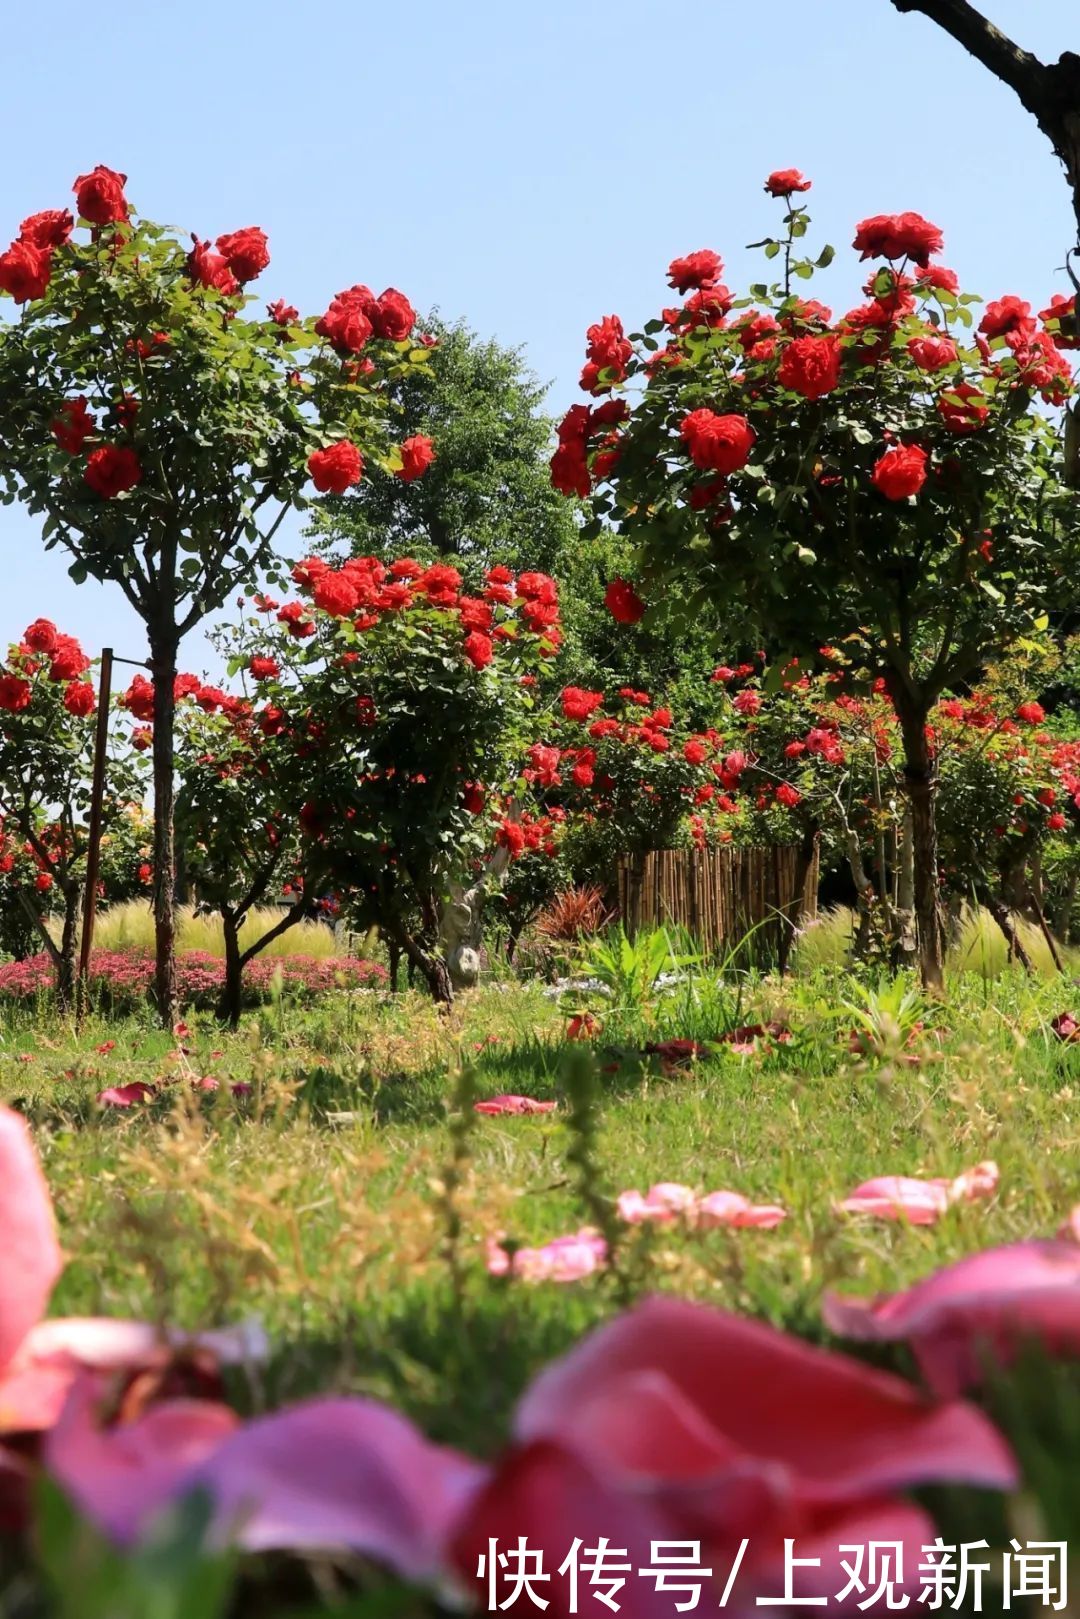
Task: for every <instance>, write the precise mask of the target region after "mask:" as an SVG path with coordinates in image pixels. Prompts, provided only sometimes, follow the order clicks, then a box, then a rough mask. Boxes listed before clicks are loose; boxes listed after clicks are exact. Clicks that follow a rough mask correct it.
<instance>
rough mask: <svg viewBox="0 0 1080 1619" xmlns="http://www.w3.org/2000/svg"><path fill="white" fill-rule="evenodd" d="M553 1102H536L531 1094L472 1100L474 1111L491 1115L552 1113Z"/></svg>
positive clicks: (553, 1109) (553, 1108)
mask: <svg viewBox="0 0 1080 1619" xmlns="http://www.w3.org/2000/svg"><path fill="white" fill-rule="evenodd" d="M554 1111H555V1103H554V1102H538V1101H537V1100H536V1099H535V1097H532V1096H492V1097H491V1098H490V1099H489V1100H488V1101H486V1102H474V1103H473V1112H474V1113H489V1114H491V1115H493V1116H497V1115H499V1114H504V1113H509V1114H517V1113H554Z"/></svg>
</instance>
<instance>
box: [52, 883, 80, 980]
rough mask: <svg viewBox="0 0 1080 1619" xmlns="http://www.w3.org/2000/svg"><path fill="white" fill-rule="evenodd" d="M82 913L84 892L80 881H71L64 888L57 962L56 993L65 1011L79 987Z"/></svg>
mask: <svg viewBox="0 0 1080 1619" xmlns="http://www.w3.org/2000/svg"><path fill="white" fill-rule="evenodd" d="M81 914H82V893H81V890H80V887H79V884H78V883H71V884H70V885H69V886H68V887H66V888H65V890H64V928H63V932H62V934H61V936H60V955H59V958H58V960H57V963H56V993H57V998H58V999H59V1002H60V1005H61V1006H62V1007H63V1009H64V1011H65V1012H68V1011H70V1010H71V1009H72V1007H74V1005H75V998H76V992H77V988H78V986H77V982H76V980H77V977H78V961H77V955H78V948H79V917H80V916H81Z"/></svg>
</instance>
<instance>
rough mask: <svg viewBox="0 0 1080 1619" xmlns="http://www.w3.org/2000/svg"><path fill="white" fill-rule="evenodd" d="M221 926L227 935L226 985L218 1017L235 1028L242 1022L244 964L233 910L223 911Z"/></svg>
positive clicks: (219, 1003) (238, 930)
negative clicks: (241, 1003)
mask: <svg viewBox="0 0 1080 1619" xmlns="http://www.w3.org/2000/svg"><path fill="white" fill-rule="evenodd" d="M221 926H222V931H223V933H224V935H225V987H224V989H223V990H222V992H221V1000H220V1001H219V1002H218V1017H219V1018H220V1019H221V1021H222V1022H223V1023H228V1025H229V1027H230V1028H232V1029H235V1028H236V1026H237V1024H238V1023H239V1022H240V992H241V986H242V983H243V976H244V964H243V961H242V960H241V957H240V929H239V927H238V925H237V918H236V916H235V915H234V914H233V912H232V911H230V910H228V909H225V910H222V912H221Z"/></svg>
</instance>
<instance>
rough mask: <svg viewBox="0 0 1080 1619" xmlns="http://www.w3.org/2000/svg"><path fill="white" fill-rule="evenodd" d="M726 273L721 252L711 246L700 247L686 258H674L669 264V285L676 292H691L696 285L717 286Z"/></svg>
mask: <svg viewBox="0 0 1080 1619" xmlns="http://www.w3.org/2000/svg"><path fill="white" fill-rule="evenodd" d="M723 273H724V265H723V261H722V260H721V258H720V255H719V253H714V252H713V250H712V248H711V247H702V248H699V249H698V251H697V252H696V253H688V254H687V255H686V257H685V258H682V259H672V261H671V263H670V264H669V265H668V286H669V287H674V288H675V291H676V292H691V291H693V289H694V288H695V287H715V285H716V283H717V282H718V281H719V279H720V277H721V276H722V275H723Z"/></svg>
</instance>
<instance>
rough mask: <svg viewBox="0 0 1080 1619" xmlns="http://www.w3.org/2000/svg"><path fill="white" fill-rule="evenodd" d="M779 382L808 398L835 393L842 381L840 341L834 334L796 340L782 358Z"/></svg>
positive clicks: (817, 397)
mask: <svg viewBox="0 0 1080 1619" xmlns="http://www.w3.org/2000/svg"><path fill="white" fill-rule="evenodd" d="M776 380H777V381H778V382H779V384H780V386H781V387H782V388H790V389H791V390H792V391H793V392H794V393H798V394H802V396H803V398H804V399H820V398H822V396H823V395H824V394H827V393H832V391H833V389H834V388H835V387H836V385H837V384H838V382H839V381H840V339H839V338H838V337H834V336H832V335H831V334H830V335H829V336H828V337H796V338H795V339H794V341H793V342H791V343H789V344H788V345H787V347H786V348H785V349H784V352H783V354H782V355H781V358H780V367H779V370H778V371H777V373H776Z"/></svg>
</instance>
